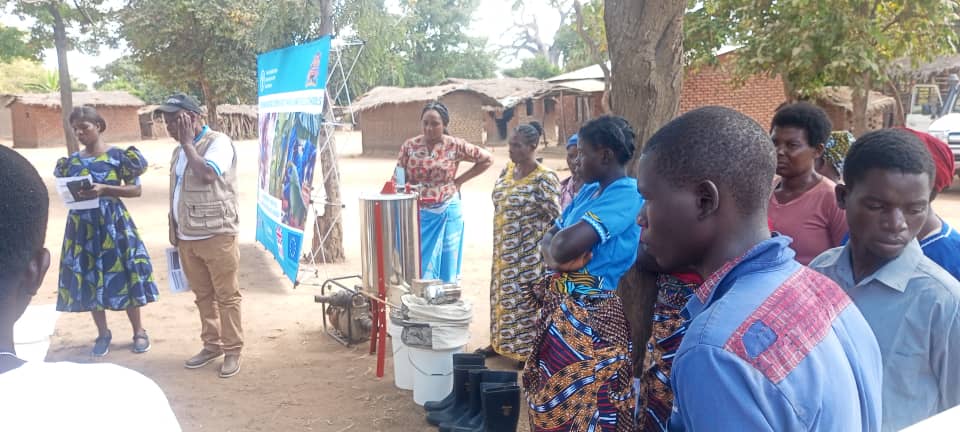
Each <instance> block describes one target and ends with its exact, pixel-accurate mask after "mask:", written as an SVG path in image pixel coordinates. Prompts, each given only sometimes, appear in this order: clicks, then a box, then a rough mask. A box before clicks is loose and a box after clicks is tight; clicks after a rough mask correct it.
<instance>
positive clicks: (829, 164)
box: [816, 131, 856, 183]
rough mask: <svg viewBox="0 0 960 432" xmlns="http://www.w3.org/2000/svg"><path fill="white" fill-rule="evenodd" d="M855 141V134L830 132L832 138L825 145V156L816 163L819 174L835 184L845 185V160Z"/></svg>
mask: <svg viewBox="0 0 960 432" xmlns="http://www.w3.org/2000/svg"><path fill="white" fill-rule="evenodd" d="M855 141H856V139H855V138H854V137H853V134H852V133H850V132H848V131H833V132H830V137H829V138H827V142H826V143H825V144H824V150H823V155H821V156H820V158H818V159H817V162H816V169H817V173H819V174H820V175H822V176H824V177H826V178H828V179H830V180H833V182H834V183H843V160H844V159H846V157H847V152H848V151H850V146H852V145H853V143H854V142H855Z"/></svg>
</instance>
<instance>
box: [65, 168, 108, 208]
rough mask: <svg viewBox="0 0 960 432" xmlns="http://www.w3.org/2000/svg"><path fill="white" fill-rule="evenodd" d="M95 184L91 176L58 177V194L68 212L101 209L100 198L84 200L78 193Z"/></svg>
mask: <svg viewBox="0 0 960 432" xmlns="http://www.w3.org/2000/svg"><path fill="white" fill-rule="evenodd" d="M91 184H93V178H92V177H90V176H89V175H86V176H81V177H57V194H58V195H60V198H62V199H63V204H64V205H65V206H66V207H67V210H90V209H95V208H100V198H90V199H82V198H80V197H79V196H78V195H77V192H79V191H80V190H82V189H83V188H84V186H86V185H91Z"/></svg>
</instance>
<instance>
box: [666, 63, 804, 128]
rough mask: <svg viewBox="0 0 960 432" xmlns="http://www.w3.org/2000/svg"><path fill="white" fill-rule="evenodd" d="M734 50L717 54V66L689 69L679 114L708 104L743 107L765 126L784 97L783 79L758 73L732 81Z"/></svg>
mask: <svg viewBox="0 0 960 432" xmlns="http://www.w3.org/2000/svg"><path fill="white" fill-rule="evenodd" d="M733 60H735V55H734V53H732V52H731V53H727V54H723V55H721V56H719V57H718V64H717V65H716V66H704V67H702V68H699V69H691V70H689V71H687V72H686V73H685V75H684V77H683V90H682V91H681V93H680V114H683V113H685V112H687V111H691V110H694V109H697V108H700V107H704V106H708V105H721V106H726V107H730V108H733V109H735V110H737V111H740V112H742V113H744V114H746V115H747V116H749V117H750V118H752V119H754V120H756V121H757V123H760V125H761V126H763V127H764V128H765V129H766V128H768V127H770V121H771V120H772V119H773V114H774V113H775V112H776V110H777V107H779V106H780V104H782V103H783V102H784V101H785V100H786V97H785V96H784V87H783V80H781V79H780V77H779V76H777V77H769V76H763V75H757V76H754V77H751V78H750V79H748V80H747V81H746V82H744V83H743V85H741V86H737V85H734V83H733V82H732V81H731V80H732V78H733V74H732V73H731V71H730V69H731V68H732V67H733V65H732V63H731V62H732V61H733Z"/></svg>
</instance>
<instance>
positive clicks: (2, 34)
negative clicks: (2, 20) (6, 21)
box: [0, 25, 40, 62]
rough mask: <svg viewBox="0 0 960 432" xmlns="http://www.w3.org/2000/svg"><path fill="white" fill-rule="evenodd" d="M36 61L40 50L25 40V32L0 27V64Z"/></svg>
mask: <svg viewBox="0 0 960 432" xmlns="http://www.w3.org/2000/svg"><path fill="white" fill-rule="evenodd" d="M17 58H21V59H29V60H38V59H39V58H40V49H39V48H38V47H37V46H35V45H31V44H30V43H29V42H28V40H27V32H25V31H22V30H20V29H18V28H14V27H7V26H4V25H0V62H8V61H10V60H13V59H17Z"/></svg>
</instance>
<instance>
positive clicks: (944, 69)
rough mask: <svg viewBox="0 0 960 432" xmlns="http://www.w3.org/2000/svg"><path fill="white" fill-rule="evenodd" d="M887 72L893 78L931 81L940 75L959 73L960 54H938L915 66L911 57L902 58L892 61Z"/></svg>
mask: <svg viewBox="0 0 960 432" xmlns="http://www.w3.org/2000/svg"><path fill="white" fill-rule="evenodd" d="M889 73H890V76H892V77H895V78H906V79H909V80H912V81H915V82H933V81H935V80H936V79H937V78H939V77H941V76H946V75H949V74H952V73H960V54H952V55H945V56H940V57H937V58H935V59H933V60H932V61H930V62H928V63H923V64H920V65H916V66H915V65H914V64H913V61H912V60H911V59H909V58H903V59H900V60H898V61H897V62H896V63H894V65H893V67H891V68H890V70H889Z"/></svg>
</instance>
